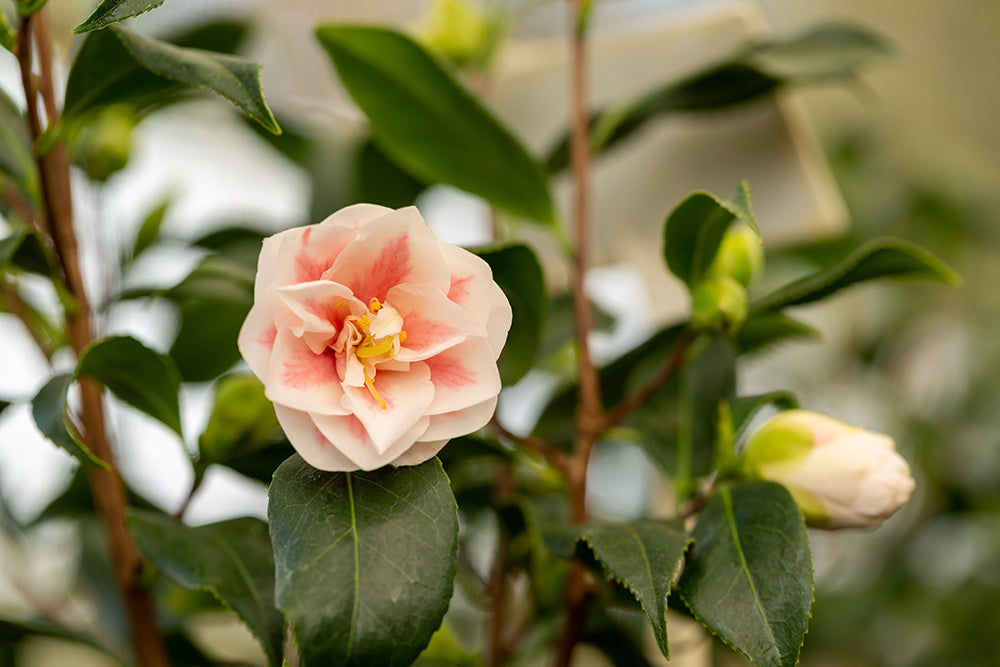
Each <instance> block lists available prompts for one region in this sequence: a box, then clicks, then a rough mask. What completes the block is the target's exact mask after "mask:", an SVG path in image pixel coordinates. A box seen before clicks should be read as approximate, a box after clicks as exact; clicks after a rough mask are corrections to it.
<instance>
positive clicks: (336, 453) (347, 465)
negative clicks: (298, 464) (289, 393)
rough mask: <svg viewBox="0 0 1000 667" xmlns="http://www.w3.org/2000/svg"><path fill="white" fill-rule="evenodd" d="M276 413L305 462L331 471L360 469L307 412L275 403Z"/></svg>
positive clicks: (286, 434) (290, 440)
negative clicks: (330, 439)
mask: <svg viewBox="0 0 1000 667" xmlns="http://www.w3.org/2000/svg"><path fill="white" fill-rule="evenodd" d="M274 413H275V414H276V415H277V416H278V423H279V424H281V429H282V430H283V431H284V432H285V436H286V437H287V438H288V441H289V442H290V443H292V447H294V448H295V451H297V452H298V453H299V456H301V457H302V458H303V459H305V462H306V463H308V464H309V465H311V466H312V467H314V468H318V469H320V470H328V471H331V472H345V471H353V470H357V469H358V465H357V464H356V463H355V462H354V461H352V460H351V459H349V458H347V457H346V456H344V455H343V454H342V453H341V452H340V450H338V449H337V447H336V446H335V445H334V444H333V443H331V442H330V441H329V439H328V438H327V437H326V436H325V435H323V433H322V432H321V431H320V430H319V428H318V427H317V426H316V423H315V422H314V421H313V419H312V417H310V416H309V415H308V414H307V413H305V412H300V411H298V410H293V409H291V408H286V407H285V406H283V405H275V406H274Z"/></svg>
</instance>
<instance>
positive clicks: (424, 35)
mask: <svg viewBox="0 0 1000 667" xmlns="http://www.w3.org/2000/svg"><path fill="white" fill-rule="evenodd" d="M497 32H498V26H497V25H496V24H495V21H493V20H491V19H490V17H488V16H487V15H486V12H485V11H483V9H482V8H481V7H480V6H478V5H476V4H475V3H473V2H470V1H469V0H435V2H434V3H433V4H432V5H431V7H430V10H429V11H428V13H427V17H426V19H425V20H424V23H423V25H422V26H421V27H420V28H418V30H417V36H418V38H419V39H420V41H422V42H423V43H424V44H426V45H427V46H428V47H430V48H431V49H434V50H435V51H437V52H438V53H440V54H441V55H442V56H444V57H445V58H447V59H448V60H449V61H450V62H451V63H453V64H454V65H456V66H458V67H464V66H466V65H482V64H484V63H485V62H486V61H487V60H489V57H490V55H491V54H492V52H493V48H494V46H495V45H496V37H497Z"/></svg>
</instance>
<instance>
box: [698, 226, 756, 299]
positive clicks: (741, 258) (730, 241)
mask: <svg viewBox="0 0 1000 667" xmlns="http://www.w3.org/2000/svg"><path fill="white" fill-rule="evenodd" d="M763 271H764V248H763V246H761V244H760V241H759V240H758V239H757V236H756V235H755V234H754V233H753V231H752V230H751V229H750V228H749V227H747V226H746V225H742V224H741V225H734V226H732V227H730V228H729V229H728V230H727V231H726V234H725V236H723V237H722V243H721V244H720V245H719V251H718V252H717V253H716V255H715V260H714V261H713V262H712V266H710V267H709V269H708V275H710V276H729V277H730V278H732V279H733V280H735V281H736V282H738V283H740V284H741V285H743V286H744V287H747V286H748V285H750V284H751V283H752V282H753V281H754V280H756V279H757V277H758V276H760V274H761V273H762V272H763Z"/></svg>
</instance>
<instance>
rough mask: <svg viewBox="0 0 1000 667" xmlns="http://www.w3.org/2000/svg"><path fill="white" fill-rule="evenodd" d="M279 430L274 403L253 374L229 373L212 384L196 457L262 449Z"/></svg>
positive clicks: (222, 458) (207, 459) (216, 458)
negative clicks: (211, 397)
mask: <svg viewBox="0 0 1000 667" xmlns="http://www.w3.org/2000/svg"><path fill="white" fill-rule="evenodd" d="M278 431H279V427H278V418H277V417H276V416H275V414H274V406H273V405H272V404H271V401H269V400H268V399H267V397H266V396H265V395H264V385H262V384H261V383H260V380H258V379H257V378H256V377H255V376H253V375H231V376H229V377H224V378H222V379H221V380H219V383H218V385H217V386H216V388H215V400H214V403H213V405H212V414H211V416H210V417H209V418H208V425H207V426H206V427H205V432H204V433H202V434H201V437H199V438H198V451H199V452H201V457H200V459H199V460H201V461H205V462H222V461H228V460H230V459H232V458H235V457H240V456H243V455H245V454H250V453H252V452H255V451H257V450H259V449H263V448H264V447H265V446H267V445H268V444H269V443H271V442H272V441H273V440H274V439H275V438H274V435H275V433H276V432H278Z"/></svg>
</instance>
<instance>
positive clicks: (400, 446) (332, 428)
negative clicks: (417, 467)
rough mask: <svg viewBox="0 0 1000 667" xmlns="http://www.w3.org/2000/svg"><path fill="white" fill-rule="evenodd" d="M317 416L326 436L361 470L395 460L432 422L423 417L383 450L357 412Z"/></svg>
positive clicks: (318, 424) (373, 468)
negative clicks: (378, 446) (370, 434)
mask: <svg viewBox="0 0 1000 667" xmlns="http://www.w3.org/2000/svg"><path fill="white" fill-rule="evenodd" d="M313 419H314V421H315V423H316V426H317V427H318V428H319V430H320V432H321V433H322V435H323V436H324V437H325V438H326V439H328V440H329V441H330V442H331V443H333V446H334V447H336V448H337V449H338V450H339V452H340V453H341V454H342V455H343V456H345V457H347V458H349V459H350V460H351V461H352V462H353V463H354V464H355V468H354V469H360V470H377V469H378V468H381V467H382V466H385V465H388V464H390V463H392V462H393V461H394V460H395V459H396V458H398V457H399V456H400V455H401V454H402V453H403V452H405V451H406V450H407V449H409V448H410V447H411V446H412V445H413V442H414V440H416V439H417V438H418V437H420V434H421V433H423V431H424V430H425V429H426V428H427V423H428V421H430V418H429V417H421V418H420V419H418V420H417V421H416V422H415V423H414V424H413V425H412V426H410V428H409V429H407V430H406V431H404V432H403V433H402V434H401V435H400V437H399V439H398V440H396V441H395V442H393V443H390V446H389V447H387V448H386V449H385V451H383V452H379V451H378V449H377V448H376V447H375V443H374V442H373V441H372V439H371V437H369V434H368V430H367V429H366V428H365V426H364V424H362V423H361V421H360V420H359V419H358V418H357V417H355V416H354V415H345V416H339V415H314V416H313ZM303 458H304V457H303Z"/></svg>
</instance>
